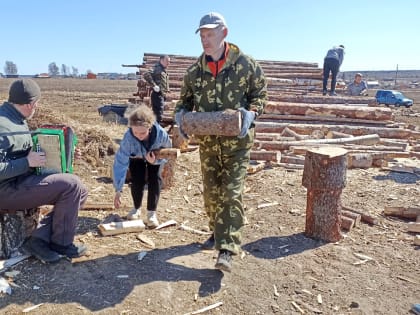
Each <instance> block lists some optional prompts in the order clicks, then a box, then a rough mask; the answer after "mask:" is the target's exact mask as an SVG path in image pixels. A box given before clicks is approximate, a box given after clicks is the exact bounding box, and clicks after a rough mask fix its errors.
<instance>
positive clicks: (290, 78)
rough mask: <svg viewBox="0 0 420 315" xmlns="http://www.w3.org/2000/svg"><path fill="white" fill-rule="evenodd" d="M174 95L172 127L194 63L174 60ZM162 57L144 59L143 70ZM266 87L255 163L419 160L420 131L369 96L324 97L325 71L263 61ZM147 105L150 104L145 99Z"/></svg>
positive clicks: (362, 163) (309, 65)
mask: <svg viewBox="0 0 420 315" xmlns="http://www.w3.org/2000/svg"><path fill="white" fill-rule="evenodd" d="M170 57H171V64H170V66H169V67H168V69H167V71H168V74H169V78H170V81H169V85H170V89H171V93H169V95H168V97H167V103H166V110H165V115H164V118H165V120H166V121H168V122H170V123H171V122H172V119H173V108H174V106H175V103H176V100H177V99H178V97H179V90H180V87H181V85H182V79H183V75H184V74H185V71H186V69H187V68H188V67H189V66H190V65H191V64H193V62H194V61H195V60H196V57H189V56H181V55H170ZM158 60H159V54H153V53H145V54H144V57H143V65H142V67H143V68H144V69H152V68H153V66H154V64H155V63H156V62H158ZM259 63H260V65H261V66H262V68H263V70H264V73H265V75H266V77H267V82H268V96H269V102H268V104H267V106H266V108H265V111H264V113H263V115H261V116H260V117H259V118H258V120H257V121H256V129H255V130H256V140H255V146H254V150H253V152H252V153H251V159H254V160H266V161H270V162H274V163H278V165H281V166H284V167H289V168H303V163H304V156H305V154H306V151H307V150H309V149H312V148H314V147H321V146H336V147H341V148H344V149H346V150H347V151H348V166H349V167H362V168H367V167H375V166H376V167H381V166H386V165H387V161H388V160H390V159H393V158H396V157H416V158H419V157H420V152H419V151H420V149H419V147H420V145H419V143H420V131H419V130H413V128H411V129H410V128H409V127H408V126H405V125H402V124H397V123H395V122H394V121H393V112H392V109H390V108H385V107H378V106H376V101H375V98H374V97H373V96H372V97H369V96H351V97H350V96H346V95H344V93H343V92H340V91H339V90H338V91H337V92H338V94H341V95H340V96H323V95H322V94H321V88H322V69H321V68H319V67H318V64H316V63H308V62H293V61H269V60H259ZM145 101H146V102H147V101H149V99H145Z"/></svg>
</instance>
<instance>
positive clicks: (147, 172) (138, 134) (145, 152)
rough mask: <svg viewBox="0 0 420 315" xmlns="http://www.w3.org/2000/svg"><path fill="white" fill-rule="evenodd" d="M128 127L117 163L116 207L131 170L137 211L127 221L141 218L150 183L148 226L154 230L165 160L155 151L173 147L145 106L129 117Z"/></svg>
mask: <svg viewBox="0 0 420 315" xmlns="http://www.w3.org/2000/svg"><path fill="white" fill-rule="evenodd" d="M128 126H129V127H128V130H127V131H126V133H125V134H124V137H123V139H122V140H121V143H120V148H119V149H118V151H117V154H116V155H115V160H114V167H113V174H114V176H113V177H114V178H113V181H114V188H115V191H116V193H115V197H114V206H115V208H119V207H120V206H121V194H122V189H123V186H124V183H125V178H126V174H127V169H128V168H129V169H130V174H131V180H132V183H131V196H132V198H133V202H134V208H133V209H132V210H131V211H130V212H129V213H128V215H127V218H128V219H129V220H137V219H140V216H141V209H140V208H141V203H142V200H143V192H144V187H145V185H146V183H147V188H148V194H147V210H148V211H147V220H146V225H147V226H148V227H149V228H155V227H157V226H158V225H159V221H158V218H157V216H156V209H157V205H158V201H159V196H160V191H161V189H162V178H161V172H162V167H163V164H164V163H165V162H166V160H164V159H159V160H158V159H156V156H155V154H154V153H153V150H158V149H161V148H170V147H171V146H172V145H171V140H170V139H169V135H168V133H167V132H166V130H165V129H163V128H162V127H161V126H160V125H159V124H158V123H157V122H156V117H155V115H154V114H153V112H152V110H151V109H150V108H149V107H147V106H146V105H140V106H139V107H138V108H137V109H136V110H134V111H133V112H132V113H131V114H130V115H129V118H128Z"/></svg>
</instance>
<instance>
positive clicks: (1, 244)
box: [0, 208, 39, 259]
mask: <svg viewBox="0 0 420 315" xmlns="http://www.w3.org/2000/svg"><path fill="white" fill-rule="evenodd" d="M38 219H39V209H38V208H32V209H24V210H16V211H11V210H10V211H9V210H3V209H1V210H0V258H1V259H8V258H10V257H11V256H12V255H13V254H14V253H15V252H16V251H17V250H18V249H19V247H20V246H21V245H22V244H23V242H24V240H25V239H26V238H27V237H29V236H30V235H31V233H32V231H33V230H34V229H35V227H36V225H37V223H38Z"/></svg>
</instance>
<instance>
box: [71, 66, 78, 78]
mask: <svg viewBox="0 0 420 315" xmlns="http://www.w3.org/2000/svg"><path fill="white" fill-rule="evenodd" d="M71 68H72V75H73V77H74V78H77V77H78V76H79V69H77V68H76V67H73V66H72V67H71Z"/></svg>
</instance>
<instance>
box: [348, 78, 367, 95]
mask: <svg viewBox="0 0 420 315" xmlns="http://www.w3.org/2000/svg"><path fill="white" fill-rule="evenodd" d="M367 90H368V86H367V83H366V82H365V81H363V80H362V74H361V73H356V74H355V76H354V81H353V82H352V83H350V84H349V85H348V86H347V94H348V95H351V96H366V95H368V93H367Z"/></svg>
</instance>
